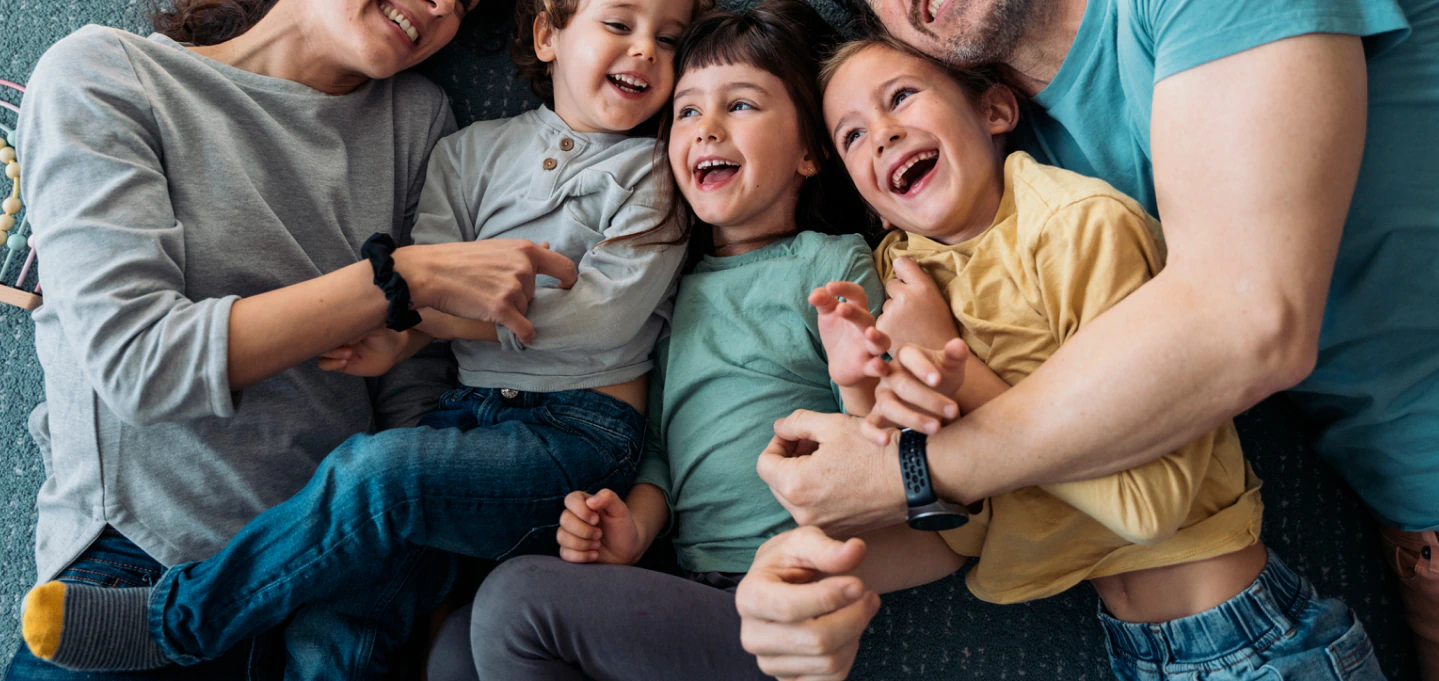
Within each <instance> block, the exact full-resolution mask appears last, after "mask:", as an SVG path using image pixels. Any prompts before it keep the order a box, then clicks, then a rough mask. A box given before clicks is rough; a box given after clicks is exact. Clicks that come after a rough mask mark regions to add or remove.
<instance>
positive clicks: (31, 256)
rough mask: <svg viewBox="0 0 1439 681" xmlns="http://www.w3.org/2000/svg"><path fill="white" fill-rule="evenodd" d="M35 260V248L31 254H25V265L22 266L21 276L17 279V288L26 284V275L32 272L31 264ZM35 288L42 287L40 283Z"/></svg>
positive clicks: (31, 250)
mask: <svg viewBox="0 0 1439 681" xmlns="http://www.w3.org/2000/svg"><path fill="white" fill-rule="evenodd" d="M33 262H35V249H33V248H32V249H30V254H29V255H27V256H25V266H24V267H21V268H20V278H19V279H16V280H15V288H21V287H23V286H24V285H25V277H26V276H27V275H29V274H30V264H31V263H33ZM35 288H37V289H38V288H40V287H39V286H38V285H37V286H36V287H35Z"/></svg>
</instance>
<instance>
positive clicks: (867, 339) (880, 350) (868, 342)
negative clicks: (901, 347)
mask: <svg viewBox="0 0 1439 681" xmlns="http://www.w3.org/2000/svg"><path fill="white" fill-rule="evenodd" d="M889 346H890V340H889V334H887V333H885V332H883V331H880V330H879V327H875V326H871V327H869V328H867V329H865V330H864V349H865V352H868V353H869V354H871V355H874V356H876V357H878V356H880V355H883V354H884V353H886V352H889Z"/></svg>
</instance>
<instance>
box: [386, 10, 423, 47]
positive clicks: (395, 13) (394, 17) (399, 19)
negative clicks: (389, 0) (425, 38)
mask: <svg viewBox="0 0 1439 681" xmlns="http://www.w3.org/2000/svg"><path fill="white" fill-rule="evenodd" d="M381 11H383V12H384V13H385V16H386V17H389V19H390V21H393V22H395V25H397V26H399V27H400V30H403V31H404V32H405V35H407V36H410V42H412V43H414V42H419V41H420V32H419V31H416V30H415V27H414V26H412V25H410V20H409V19H407V18H405V15H404V13H403V12H400V11H399V10H397V9H395V8H394V7H390V6H389V5H385V6H384V8H383V9H382V10H381Z"/></svg>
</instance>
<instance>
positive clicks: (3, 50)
mask: <svg viewBox="0 0 1439 681" xmlns="http://www.w3.org/2000/svg"><path fill="white" fill-rule="evenodd" d="M819 2H820V5H821V9H823V10H825V11H826V12H829V13H830V14H831V16H833V13H834V10H833V5H832V4H831V3H829V2H828V0H819ZM145 6H146V2H145V1H144V0H0V27H4V34H3V35H0V78H4V79H9V80H24V79H26V78H27V77H28V76H29V74H30V72H31V70H32V69H33V68H34V65H35V61H36V60H37V59H38V58H39V56H40V54H41V53H42V52H43V51H44V50H45V48H46V47H48V46H49V45H50V44H52V43H54V42H55V41H56V40H58V39H60V38H61V37H63V36H65V35H66V34H68V33H70V32H71V31H74V30H75V29H77V28H79V27H81V26H83V25H85V24H89V23H99V24H106V25H110V26H119V27H123V28H127V29H129V30H132V31H137V32H142V29H143V27H144V25H145V24H144V15H143V12H144V8H145ZM495 44H496V38H495V32H494V31H492V30H491V31H487V30H484V28H483V27H479V30H476V31H475V32H474V33H473V35H471V36H469V37H468V39H466V40H463V41H461V42H460V43H457V44H456V45H454V46H452V47H451V48H449V49H447V50H446V51H445V52H443V53H442V54H441V55H440V56H439V57H437V58H436V59H435V60H432V62H431V63H430V64H428V65H427V66H426V68H425V71H426V72H427V73H428V74H429V75H430V77H431V78H433V79H434V80H435V81H436V82H437V83H439V84H440V85H442V86H443V87H444V88H445V89H446V90H448V91H449V93H450V96H451V99H452V103H453V105H454V108H455V113H456V116H457V117H459V118H460V120H461V122H462V123H463V122H467V121H471V120H475V119H481V118H494V117H498V116H505V115H514V114H516V113H519V112H521V111H523V110H525V109H527V108H530V107H532V106H534V105H535V101H534V100H533V98H531V97H530V96H529V93H528V89H527V88H525V87H524V86H522V85H520V84H518V83H516V82H514V80H513V76H512V69H511V67H510V64H509V62H508V60H507V59H506V58H504V57H503V56H496V55H489V56H486V55H483V54H481V53H482V52H483V51H484V50H485V49H486V48H488V47H493V46H494V45H495ZM8 101H11V102H14V101H16V100H15V99H13V98H8ZM0 122H3V123H4V124H5V125H7V126H8V125H13V123H14V117H13V115H10V114H9V113H8V112H0ZM22 160H23V159H22ZM0 190H5V191H7V192H8V185H5V184H4V183H3V181H0ZM32 346H33V336H32V329H31V324H30V320H29V316H28V315H27V314H25V313H23V312H21V311H18V310H16V309H14V308H9V307H3V306H0V499H4V502H3V504H0V672H3V669H4V667H5V666H6V665H7V664H8V661H9V656H10V651H12V650H14V647H15V646H16V645H17V644H18V640H19V639H18V632H17V629H18V626H17V625H18V615H19V602H20V598H21V596H22V595H23V593H24V591H25V589H26V588H27V587H28V586H29V585H30V583H31V581H32V580H33V579H34V566H33V563H32V557H31V547H32V546H33V541H34V537H33V532H34V525H35V512H34V495H35V490H36V488H37V487H38V486H39V484H40V481H41V479H42V477H43V472H42V471H41V465H40V458H39V455H38V453H37V452H36V450H35V447H34V444H33V443H32V442H31V441H30V438H29V436H28V435H27V434H26V432H25V425H24V424H25V416H26V414H28V413H29V411H30V409H31V407H33V406H34V405H35V404H36V403H38V402H39V401H40V400H41V398H42V393H43V389H42V386H41V378H40V368H39V364H38V363H37V362H36V360H35V354H34V349H33V347H32ZM1239 426H1240V433H1241V436H1242V437H1243V440H1244V444H1245V448H1246V451H1247V453H1248V454H1249V456H1250V457H1251V458H1252V459H1253V460H1254V462H1255V467H1256V468H1257V469H1258V471H1259V474H1260V476H1261V477H1263V478H1264V479H1265V481H1266V482H1265V487H1264V498H1265V502H1266V505H1267V511H1268V512H1267V516H1266V519H1265V532H1264V535H1265V540H1266V541H1268V542H1269V543H1270V545H1271V546H1273V547H1274V548H1275V549H1276V550H1277V551H1279V552H1280V553H1281V554H1282V555H1283V556H1284V557H1285V559H1286V560H1287V561H1288V562H1289V563H1290V565H1291V566H1293V567H1294V568H1296V569H1298V570H1299V571H1301V572H1302V573H1304V574H1305V575H1307V576H1308V577H1310V578H1311V579H1313V580H1314V581H1315V582H1316V583H1317V584H1318V585H1319V588H1320V590H1321V591H1322V592H1324V593H1325V594H1328V595H1336V596H1340V597H1342V598H1343V599H1344V600H1345V601H1346V602H1348V604H1349V605H1350V606H1351V607H1352V608H1354V609H1355V610H1356V611H1357V612H1358V613H1359V616H1360V618H1361V619H1362V620H1363V621H1364V623H1365V625H1366V627H1368V629H1369V632H1370V635H1371V636H1372V637H1373V638H1374V641H1375V645H1376V648H1377V650H1378V653H1379V657H1380V659H1381V661H1382V663H1383V665H1384V668H1385V670H1386V672H1387V673H1388V675H1389V676H1390V678H1391V679H1394V680H1401V679H1411V678H1414V674H1415V672H1414V667H1413V662H1412V659H1411V650H1410V646H1409V643H1408V634H1407V632H1406V630H1405V629H1404V627H1403V624H1402V622H1401V619H1400V617H1399V616H1398V613H1397V602H1396V600H1395V582H1394V579H1393V577H1392V576H1390V575H1389V574H1388V572H1387V571H1386V570H1385V569H1384V566H1383V564H1382V563H1381V561H1380V558H1379V552H1378V545H1377V542H1376V539H1375V534H1374V528H1373V526H1372V523H1371V522H1370V521H1369V520H1368V519H1367V517H1366V516H1365V515H1363V513H1362V511H1361V509H1360V507H1359V505H1358V503H1357V502H1356V501H1355V499H1354V498H1353V496H1352V495H1350V494H1348V493H1347V492H1346V491H1344V489H1343V488H1342V486H1341V485H1340V484H1339V482H1338V481H1337V479H1336V478H1335V476H1334V475H1333V473H1332V472H1330V471H1329V470H1328V469H1327V468H1323V467H1321V466H1320V465H1319V464H1318V463H1317V459H1316V458H1315V457H1314V456H1313V454H1312V453H1311V452H1309V451H1307V450H1306V448H1305V447H1304V446H1303V444H1302V442H1303V441H1304V436H1303V432H1302V428H1303V425H1302V421H1301V420H1300V418H1299V416H1298V415H1297V414H1296V412H1295V411H1294V410H1293V408H1292V407H1291V406H1290V405H1289V404H1288V403H1287V402H1286V401H1284V400H1283V399H1275V400H1270V401H1269V402H1266V403H1264V404H1262V405H1260V406H1259V407H1257V408H1256V409H1254V410H1253V411H1251V412H1250V413H1248V414H1246V415H1245V416H1244V417H1242V418H1241V419H1240V421H1239ZM1093 615H1094V595H1093V591H1092V590H1091V589H1089V588H1088V587H1080V588H1077V589H1074V590H1072V591H1071V592H1069V593H1067V594H1064V595H1062V596H1059V597H1056V598H1052V599H1049V600H1047V601H1043V602H1040V603H1033V604H1027V605H1019V606H1007V607H1004V608H1000V607H996V606H991V605H988V604H984V603H980V602H977V601H976V600H975V599H973V598H972V597H970V596H969V594H968V592H967V591H965V589H964V585H963V583H962V582H961V581H960V580H959V579H957V578H952V579H949V580H945V581H942V582H940V583H937V584H934V585H931V586H929V587H926V588H923V589H917V590H913V591H910V592H906V593H901V594H894V595H891V596H888V597H886V598H885V601H884V608H883V610H882V613H881V615H880V616H879V617H878V618H876V619H875V621H874V623H873V624H872V625H871V629H870V631H869V633H868V635H867V637H866V638H865V641H864V648H863V650H862V652H861V654H860V659H859V663H858V665H857V667H856V673H855V675H854V677H855V678H860V679H874V680H876V681H878V680H886V681H887V680H893V679H985V680H992V679H1019V678H1028V679H1040V680H1047V679H1065V680H1074V681H1080V680H1085V679H1091V680H1092V679H1106V678H1110V676H1109V673H1108V670H1107V667H1106V663H1105V657H1104V641H1103V635H1102V634H1101V632H1100V630H1099V628H1098V626H1097V625H1096V624H1095V622H1094V617H1093Z"/></svg>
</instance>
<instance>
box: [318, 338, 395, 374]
mask: <svg viewBox="0 0 1439 681" xmlns="http://www.w3.org/2000/svg"><path fill="white" fill-rule="evenodd" d="M408 340H409V339H408V337H407V336H406V335H405V334H404V333H402V332H398V331H391V330H389V329H379V330H376V331H371V332H369V333H367V334H365V335H364V336H361V337H359V338H356V339H355V340H352V341H350V342H349V343H346V344H345V345H341V346H340V347H338V348H335V349H334V350H331V351H329V352H326V353H325V354H323V355H320V368H321V369H323V370H325V371H338V372H341V373H345V374H349V375H351V376H383V375H384V374H385V372H387V371H389V370H390V369H393V368H394V367H395V365H396V364H399V363H400V360H401V355H403V354H404V351H405V346H406V345H407V344H408Z"/></svg>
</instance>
